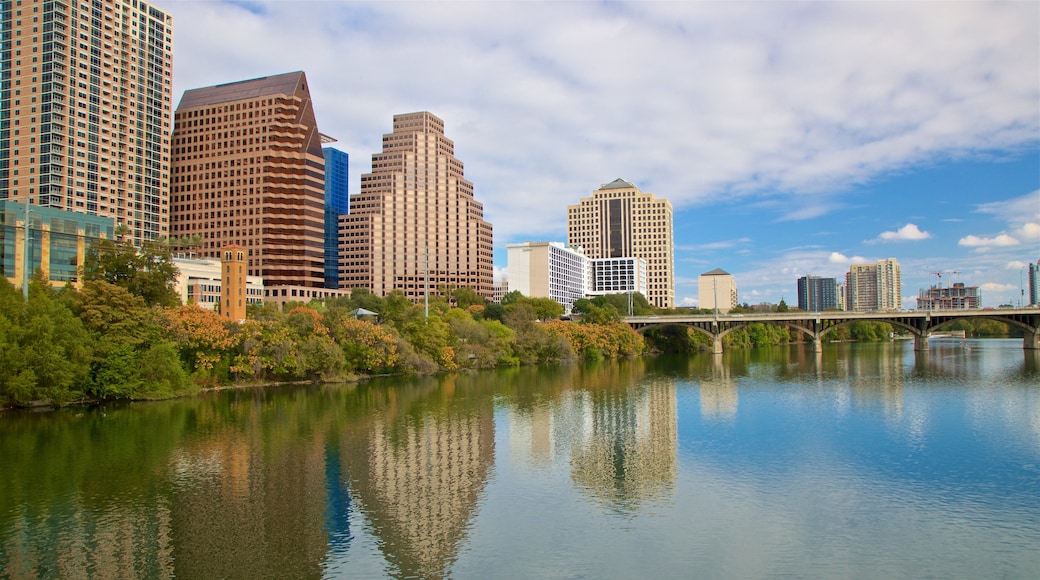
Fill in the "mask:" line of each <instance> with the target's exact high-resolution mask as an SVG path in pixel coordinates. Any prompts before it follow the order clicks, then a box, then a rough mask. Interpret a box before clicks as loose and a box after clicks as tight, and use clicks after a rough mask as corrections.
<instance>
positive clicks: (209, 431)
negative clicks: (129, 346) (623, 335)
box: [0, 339, 1040, 578]
mask: <svg viewBox="0 0 1040 580" xmlns="http://www.w3.org/2000/svg"><path fill="white" fill-rule="evenodd" d="M1036 354H1037V353H1035V352H1024V351H1023V350H1022V344H1021V341H1019V340H985V341H972V340H968V341H962V340H934V339H933V340H932V341H931V349H930V350H929V352H928V353H918V354H915V353H914V352H913V351H912V345H911V344H909V343H896V344H880V345H827V347H826V350H825V352H824V353H823V354H822V355H815V354H813V353H811V352H808V351H807V350H805V349H803V348H801V347H791V348H782V349H759V350H753V351H746V352H733V353H727V354H725V355H723V356H711V355H701V356H695V357H683V358H658V359H643V360H633V361H621V362H618V363H615V362H603V363H594V364H588V365H575V366H568V367H559V368H522V369H505V370H499V371H494V372H481V373H468V374H458V375H444V376H438V377H426V378H387V379H379V380H374V381H370V382H366V383H362V384H359V385H324V386H313V387H299V386H296V387H278V388H266V389H249V390H225V391H220V392H214V393H207V394H205V395H202V396H199V397H197V398H191V399H183V400H176V401H167V402H160V403H138V404H124V405H109V406H103V407H97V408H71V409H62V410H59V411H55V412H47V413H30V412H9V413H5V414H3V415H0V577H10V578H23V577H46V578H52V577H91V576H92V577H104V578H113V577H149V578H156V577H172V576H179V577H182V578H289V577H292V578H318V577H330V578H340V577H343V578H345V577H352V578H353V577H375V578H379V577H415V578H438V577H451V578H487V577H499V578H503V577H509V578H524V577H527V578H633V577H647V578H657V577H703V578H764V577H774V576H794V577H816V578H834V577H852V578H855V577H859V578H878V577H894V578H921V577H942V578H982V577H985V578H1034V577H1037V576H1038V575H1040V499H1038V498H1040V371H1038V361H1037V357H1036V356H1035V355H1036Z"/></svg>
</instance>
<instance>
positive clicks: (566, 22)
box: [157, 0, 1040, 308]
mask: <svg viewBox="0 0 1040 580" xmlns="http://www.w3.org/2000/svg"><path fill="white" fill-rule="evenodd" d="M157 3H158V4H159V5H160V6H161V7H163V8H165V9H167V10H169V11H170V12H171V13H172V14H173V15H174V105H175V106H176V103H177V102H178V101H179V100H180V97H181V95H182V94H183V92H184V91H185V90H187V89H191V88H196V87H202V86H208V85H213V84H219V83H224V82H231V81H235V80H244V79H248V78H254V77H258V76H265V75H270V74H278V73H283V72H289V71H294V70H303V71H305V72H306V73H307V77H308V80H309V81H310V88H311V92H312V96H313V97H314V101H315V109H316V112H317V118H318V123H319V128H320V129H321V131H322V132H324V133H326V134H329V135H331V136H333V137H335V138H337V139H338V140H339V141H338V143H337V144H336V145H335V146H337V147H339V148H340V149H342V150H344V151H346V152H348V153H349V154H350V156H351V159H350V161H351V163H350V172H351V192H352V193H356V192H357V191H358V190H359V188H360V176H361V174H362V173H365V172H367V171H369V169H370V166H371V165H370V164H371V155H372V154H373V153H376V152H378V151H379V148H380V146H381V145H380V143H381V138H382V135H383V134H384V133H388V132H390V130H391V121H392V117H393V115H394V114H398V113H407V112H413V111H430V112H432V113H434V114H435V115H437V116H439V117H441V118H442V119H444V121H445V132H446V134H447V136H448V137H449V138H450V139H452V140H453V141H454V142H455V153H456V156H457V157H458V158H459V159H460V160H461V161H462V162H463V163H464V164H465V172H466V177H467V178H468V179H470V180H471V181H472V182H473V183H474V187H475V192H476V197H477V199H478V200H479V201H481V202H482V203H483V204H484V213H485V218H486V219H487V220H488V221H490V222H491V223H492V224H493V226H494V230H495V265H496V268H497V269H498V270H499V271H504V270H505V267H506V252H505V245H506V244H507V243H512V242H520V241H524V240H556V241H566V206H567V205H568V204H573V203H577V202H578V200H579V199H580V198H581V197H585V196H589V195H591V194H592V192H593V191H594V190H595V189H597V188H598V187H599V186H600V185H601V184H604V183H608V182H610V181H613V180H614V179H615V178H618V177H621V178H623V179H625V180H628V181H631V182H633V183H635V184H636V185H637V186H638V187H640V188H641V189H642V190H643V191H645V192H650V193H653V194H655V195H657V196H659V197H665V198H668V199H669V200H670V201H671V202H672V205H673V207H674V209H675V223H674V227H675V238H676V244H677V248H676V252H675V264H676V268H675V274H676V301H677V303H678V304H679V305H691V306H692V305H696V299H697V276H698V275H699V274H701V273H703V272H705V271H708V270H712V269H714V268H723V269H724V270H726V271H728V272H730V273H731V274H733V275H734V276H735V278H736V281H737V285H738V288H739V293H740V300H741V301H742V302H749V303H752V304H755V303H759V302H774V303H775V302H778V301H779V300H780V299H781V297H783V298H785V299H786V300H787V301H788V302H789V303H794V302H795V301H796V294H795V288H796V280H797V278H798V277H799V276H803V275H805V274H813V275H820V276H833V277H842V276H843V275H844V273H845V272H847V271H848V267H849V265H850V264H851V263H856V262H863V261H869V262H873V261H874V260H877V259H882V258H890V257H891V258H896V259H897V260H899V262H900V264H901V266H902V273H903V298H904V306H905V307H908V308H913V307H914V300H913V298H914V297H916V295H917V293H918V291H919V290H920V289H923V288H927V287H928V286H929V285H931V284H936V283H939V281H940V277H939V276H937V275H936V274H934V272H943V273H944V275H943V276H942V278H941V279H942V283H943V284H944V285H945V284H949V283H951V282H963V283H965V284H968V285H977V286H980V287H981V288H982V293H983V303H984V305H985V306H997V305H998V304H1003V303H1007V302H1011V303H1013V304H1016V305H1017V304H1018V300H1019V296H1020V287H1021V281H1022V280H1024V276H1023V268H1024V267H1025V266H1026V264H1027V263H1029V262H1034V263H1035V262H1036V261H1037V260H1038V259H1040V3H1037V2H1000V3H984V2H961V3H957V2H916V3H892V2H884V3H878V2H863V3H859V2H813V3H792V2H751V3H744V2H726V3H723V2H632V3H626V2H584V1H576V2H547V3H541V2H372V3H370V2H343V1H335V0H333V1H323V2H309V1H292V2H262V1H253V2H212V1H210V2H200V1H172V0H169V1H161V0H159V1H158V2H157ZM955 272H956V273H955Z"/></svg>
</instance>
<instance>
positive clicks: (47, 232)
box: [0, 200, 115, 286]
mask: <svg viewBox="0 0 1040 580" xmlns="http://www.w3.org/2000/svg"><path fill="white" fill-rule="evenodd" d="M114 224H115V221H114V220H113V219H112V218H108V217H101V216H91V215H85V214H80V213H74V212H69V211H64V210H60V209H54V208H49V207H41V206H36V205H30V206H29V232H28V234H29V251H28V252H27V253H26V252H25V245H24V244H23V240H24V239H25V234H26V232H25V205H24V204H22V203H19V202H14V201H6V200H0V273H3V275H4V276H5V277H6V278H7V279H8V280H9V281H10V282H11V283H12V284H14V285H15V286H21V285H22V278H23V276H24V274H23V270H22V268H21V265H22V264H23V263H24V260H26V259H28V263H29V273H30V274H31V273H33V272H36V271H37V270H39V269H42V270H43V272H44V273H45V274H46V275H47V276H48V278H49V279H50V280H51V282H54V283H57V284H58V285H64V284H65V283H66V282H70V281H72V282H74V281H76V280H77V278H78V276H79V267H80V266H81V265H82V263H83V255H84V253H85V252H86V249H87V248H88V247H89V246H90V244H91V243H93V242H94V241H95V240H97V239H99V238H106V239H112V238H113V237H114V230H115V225H114ZM44 260H46V263H44Z"/></svg>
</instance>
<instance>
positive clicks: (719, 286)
mask: <svg viewBox="0 0 1040 580" xmlns="http://www.w3.org/2000/svg"><path fill="white" fill-rule="evenodd" d="M737 299H738V294H737V281H736V279H734V278H733V275H732V274H730V273H729V272H727V271H725V270H723V269H722V268H715V269H714V270H712V271H710V272H705V273H703V274H701V275H700V277H699V278H697V304H698V306H699V307H700V308H707V309H708V310H715V311H717V312H718V313H720V314H725V313H727V312H729V311H730V310H732V309H733V308H736V307H737V304H738V302H737Z"/></svg>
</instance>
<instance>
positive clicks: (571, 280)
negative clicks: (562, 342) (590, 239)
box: [506, 242, 591, 314]
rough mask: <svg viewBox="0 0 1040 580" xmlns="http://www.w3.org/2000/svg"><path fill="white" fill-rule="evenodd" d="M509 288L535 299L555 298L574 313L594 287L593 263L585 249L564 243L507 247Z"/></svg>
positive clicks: (566, 310)
mask: <svg viewBox="0 0 1040 580" xmlns="http://www.w3.org/2000/svg"><path fill="white" fill-rule="evenodd" d="M506 251H507V256H508V264H507V266H506V271H507V272H508V276H509V289H510V290H517V291H519V292H520V293H521V294H523V295H524V296H528V297H532V298H552V299H553V300H555V301H557V302H559V303H560V304H562V305H563V310H564V312H565V313H568V314H569V313H570V311H571V307H572V306H573V305H574V302H575V301H576V300H578V299H580V298H584V297H585V294H586V292H587V291H588V289H589V288H591V281H590V274H591V266H590V264H589V259H588V258H587V257H585V253H584V252H583V251H582V250H581V248H573V247H567V246H566V245H564V244H561V243H560V242H523V243H520V244H508V245H507V246H506Z"/></svg>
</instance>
